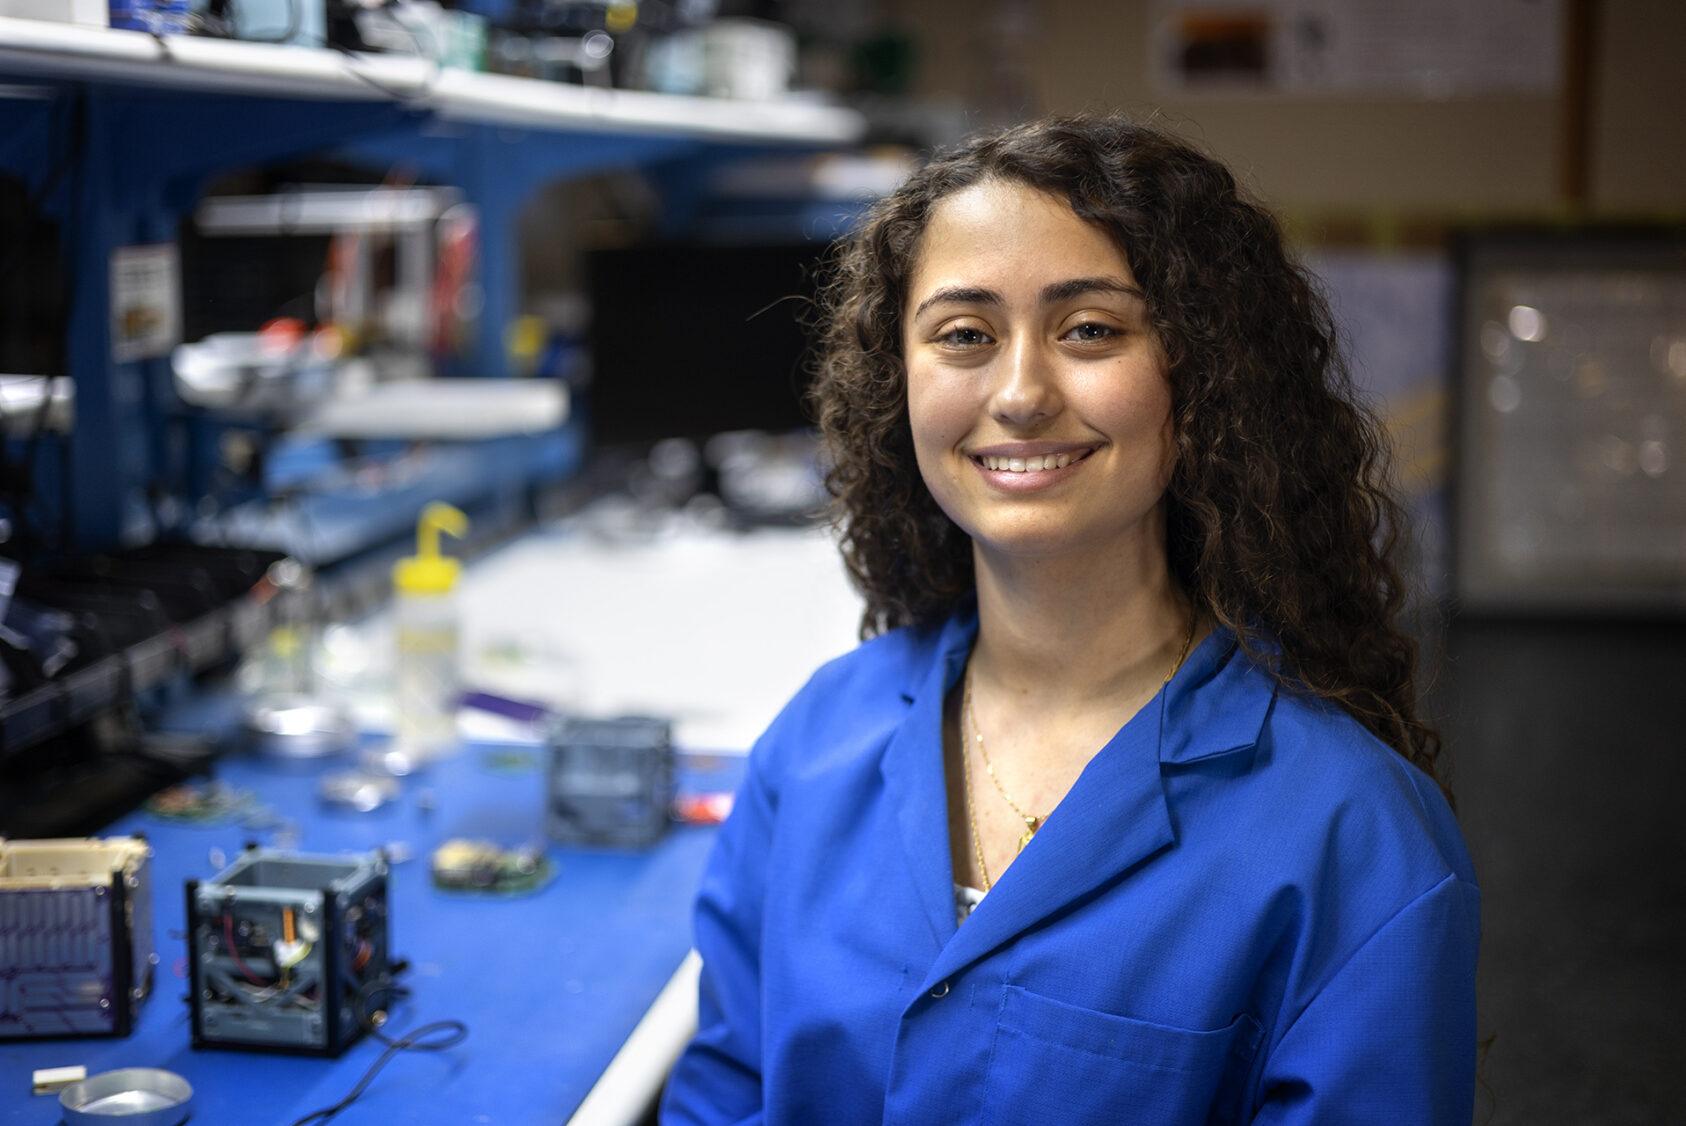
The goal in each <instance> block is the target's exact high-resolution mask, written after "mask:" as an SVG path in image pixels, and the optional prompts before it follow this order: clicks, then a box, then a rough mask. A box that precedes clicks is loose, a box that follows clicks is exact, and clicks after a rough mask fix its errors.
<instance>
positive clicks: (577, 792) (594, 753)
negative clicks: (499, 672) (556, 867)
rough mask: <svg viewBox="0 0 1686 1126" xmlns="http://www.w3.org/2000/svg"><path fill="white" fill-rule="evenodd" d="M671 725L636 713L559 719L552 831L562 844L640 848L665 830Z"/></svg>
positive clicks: (553, 745) (550, 801) (553, 753)
mask: <svg viewBox="0 0 1686 1126" xmlns="http://www.w3.org/2000/svg"><path fill="white" fill-rule="evenodd" d="M673 774H674V771H673V726H672V724H671V723H669V722H668V721H666V720H661V719H653V718H648V717H641V716H623V717H620V718H616V719H582V718H569V719H563V720H560V721H558V723H557V724H556V725H555V727H554V728H553V731H552V735H551V737H550V773H549V783H548V794H549V796H548V798H547V809H548V812H549V825H550V835H551V837H552V838H553V839H555V840H558V841H562V842H564V843H566V844H573V845H589V846H594V847H600V848H603V847H606V848H639V847H647V846H649V845H651V844H653V843H655V842H656V841H657V840H658V839H659V838H660V837H661V835H662V834H663V833H665V832H666V831H667V826H668V816H669V810H670V809H671V807H672V805H673Z"/></svg>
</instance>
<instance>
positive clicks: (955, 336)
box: [937, 328, 989, 348]
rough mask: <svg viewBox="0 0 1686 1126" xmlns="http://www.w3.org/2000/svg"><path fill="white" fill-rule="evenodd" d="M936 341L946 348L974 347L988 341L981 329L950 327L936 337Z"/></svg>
mask: <svg viewBox="0 0 1686 1126" xmlns="http://www.w3.org/2000/svg"><path fill="white" fill-rule="evenodd" d="M937 343H938V344H941V345H944V346H945V347H948V348H976V347H978V346H979V345H982V344H987V343H989V337H988V336H987V335H985V333H984V332H983V330H981V329H976V328H951V329H949V330H948V331H947V332H945V333H943V334H942V335H941V336H939V337H937Z"/></svg>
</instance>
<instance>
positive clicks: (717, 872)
mask: <svg viewBox="0 0 1686 1126" xmlns="http://www.w3.org/2000/svg"><path fill="white" fill-rule="evenodd" d="M824 312H825V322H824V328H823V332H824V338H823V344H824V347H823V358H822V364H821V369H820V374H819V379H818V382H817V384H816V388H815V401H816V404H817V407H818V413H819V423H820V427H821V430H822V432H823V435H824V437H825V439H826V441H827V443H828V446H829V449H830V452H831V455H832V458H833V468H832V470H831V473H830V486H831V489H832V492H833V493H834V495H835V496H836V498H837V501H838V505H839V524H840V529H841V536H842V549H843V555H844V559H845V561H846V563H847V565H848V568H849V571H850V574H851V575H852V576H853V578H854V581H855V583H856V585H857V586H858V587H859V588H860V590H861V591H862V592H863V593H864V594H865V596H866V603H867V607H866V615H865V620H864V622H863V627H862V634H863V636H864V637H867V638H870V640H867V641H866V642H865V643H864V644H862V645H861V646H860V648H858V649H857V650H855V651H854V652H853V653H851V654H849V655H847V656H845V657H842V658H840V659H838V660H837V661H834V662H832V663H831V664H829V665H827V666H825V667H824V668H822V669H821V670H820V671H819V672H818V673H817V674H815V676H814V677H813V679H812V680H811V681H810V682H809V683H808V685H807V686H806V687H805V688H804V689H803V690H802V691H801V692H800V693H799V694H798V695H797V696H796V698H795V699H794V700H793V701H792V702H791V703H790V704H789V706H788V707H786V709H785V710H784V711H783V712H782V713H781V714H780V716H779V717H778V719H776V720H775V721H774V723H773V725H772V726H771V728H769V730H768V731H767V733H766V734H765V735H764V736H763V737H762V739H761V740H760V741H759V742H758V743H757V745H756V746H755V748H754V750H753V752H752V754H751V757H750V762H749V771H748V777H747V779H746V781H745V783H744V786H743V789H742V791H741V792H740V794H739V797H738V802H737V806H736V808H735V810H734V812H733V814H732V817H731V818H730V820H729V821H728V823H727V825H726V826H725V828H724V829H723V830H722V832H721V836H720V839H719V842H718V844H717V846H716V849H715V852H714V855H713V857H712V859H711V861H710V866H709V869H708V872H707V874H706V875H705V877H704V881H703V886H702V890H701V895H700V898H699V901H698V907H697V919H696V938H697V948H698V950H699V951H700V952H701V955H702V963H703V969H702V983H701V993H700V1026H699V1029H698V1033H697V1036H696V1038H695V1040H694V1041H693V1042H692V1044H691V1045H690V1047H689V1048H688V1050H687V1051H686V1053H685V1055H684V1056H683V1057H682V1059H681V1060H680V1063H679V1065H678V1067H677V1068H676V1070H675V1072H674V1075H673V1077H672V1080H671V1082H670V1084H669V1088H668V1093H667V1098H666V1102H665V1105H664V1108H663V1112H664V1121H668V1122H675V1123H688V1122H708V1123H714V1122H741V1121H766V1122H773V1123H830V1122H839V1123H876V1122H886V1121H887V1122H898V1123H939V1122H953V1123H1013V1124H1027V1123H1062V1124H1064V1123H1090V1122H1095V1123H1099V1122H1108V1123H1112V1122H1127V1123H1144V1124H1152V1126H1164V1124H1172V1123H1203V1122H1226V1123H1227V1122H1235V1123H1241V1122H1250V1123H1340V1124H1347V1123H1388V1124H1401V1123H1435V1124H1440V1123H1453V1122H1465V1123H1467V1122H1468V1121H1469V1119H1470V1114H1471V1104H1472V1099H1473V1080H1474V1063H1475V1058H1474V1047H1475V1044H1474V1040H1475V1026H1474V979H1475V957H1476V947H1477V940H1478V935H1479V892H1478V890H1477V888H1476V882H1475V875H1474V872H1473V870H1472V869H1471V866H1470V862H1469V858H1468V855H1467V853H1466V851H1465V849H1464V845H1463V841H1462V839H1461V836H1460V834H1459V831H1458V827H1457V824H1456V821H1455V820H1454V818H1453V816H1452V812H1451V809H1450V807H1449V805H1448V801H1447V798H1446V796H1445V795H1444V794H1443V793H1442V791H1441V789H1440V788H1439V787H1438V785H1437V783H1436V780H1435V759H1436V756H1437V753H1438V750H1439V746H1438V740H1437V738H1436V736H1435V735H1434V733H1433V732H1432V731H1431V730H1430V729H1429V728H1428V727H1427V726H1426V725H1425V724H1424V723H1423V722H1422V721H1421V720H1420V719H1419V718H1418V717H1417V715H1416V705H1415V699H1414V689H1413V662H1414V656H1415V649H1414V646H1413V644H1412V643H1411V641H1410V640H1409V639H1408V638H1407V637H1406V636H1405V635H1404V633H1402V632H1401V630H1400V628H1399V626H1398V625H1397V622H1396V618H1397V616H1398V613H1399V610H1400V607H1401V602H1402V597H1403V592H1402V585H1401V580H1400V576H1399V572H1398V569H1397V567H1396V564H1395V561H1394V556H1395V552H1396V544H1397V538H1398V533H1399V531H1400V528H1401V523H1402V518H1401V514H1400V510H1399V508H1398V507H1397V505H1396V504H1395V502H1394V501H1393V500H1392V499H1391V498H1390V495H1389V492H1388V489H1387V486H1386V481H1385V457H1384V445H1383V438H1382V434H1381V432H1380V430H1379V428H1378V426H1377V424H1376V422H1375V420H1374V419H1373V418H1372V417H1371V416H1370V415H1369V414H1368V413H1366V411H1365V410H1364V409H1363V408H1362V407H1361V406H1360V405H1358V404H1357V403H1356V402H1355V401H1354V395H1353V390H1352V387H1351V384H1350V381H1349V379H1348V377H1347V375H1346V373H1345V371H1344V369H1343V367H1342V365H1341V362H1340V358H1339V356H1338V353H1337V351H1336V348H1335V344H1334V327H1333V325H1332V323H1331V320H1330V316H1329V312H1328V309H1327V307H1326V306H1325V303H1324V302H1323V300H1322V299H1321V297H1319V295H1318V293H1317V291H1316V289H1315V287H1314V286H1313V284H1312V283H1311V281H1310V280H1309V278H1308V276H1307V274H1306V272H1305V271H1304V270H1303V269H1302V268H1301V267H1300V266H1298V265H1296V264H1295V263H1294V262H1293V261H1292V260H1291V259H1290V258H1289V257H1288V256H1287V254H1286V252H1285V250H1284V248H1283V240H1282V236H1281V233H1280V231H1279V229H1278V227H1277V225H1276V223H1275V222H1274V220H1273V219H1272V218H1271V216H1270V215H1269V214H1268V213H1267V212H1265V211H1264V210H1263V209H1262V208H1261V207H1260V206H1259V205H1257V204H1256V203H1254V202H1251V201H1250V200H1249V199H1247V198H1246V196H1245V195H1244V194H1243V193H1242V192H1241V191H1240V190H1238V188H1237V186H1236V183H1235V180H1234V178H1233V177H1232V176H1231V174H1230V173H1229V172H1228V171H1227V170H1225V169H1224V168H1223V166H1222V165H1220V164H1218V163H1217V162H1215V161H1214V160H1212V159H1211V158H1209V157H1207V156H1204V155H1202V154H1201V153H1199V152H1196V151H1195V150H1193V149H1192V148H1190V147H1188V146H1187V145H1185V144H1183V143H1182V142H1180V141H1178V140H1176V139H1174V138H1172V137H1170V136H1168V135H1166V134H1164V133H1162V132H1159V131H1156V130H1154V129H1151V128H1147V127H1144V126H1141V125H1137V124H1132V123H1130V122H1128V121H1126V120H1123V119H1120V118H1067V119H1058V120H1051V121H1045V122H1039V123H1035V124H1031V125H1025V126H1020V127H1017V128H1013V129H1009V130H1007V131H1005V132H1001V133H997V134H993V135H990V136H985V137H982V138H979V139H976V140H973V141H971V142H969V143H967V144H965V145H963V146H962V147H960V148H959V149H957V150H955V151H952V152H949V153H946V154H943V155H940V156H938V157H937V158H936V159H934V160H933V161H932V162H931V163H930V164H928V165H927V166H926V167H925V168H923V169H922V170H921V171H919V172H917V173H915V174H914V175H913V176H912V178H911V179H909V180H908V181H907V183H905V184H904V185H903V186H902V187H901V188H900V189H899V190H898V191H896V192H895V193H894V194H893V195H891V196H889V197H887V198H885V199H884V200H882V201H881V202H880V203H879V204H878V205H877V206H876V207H875V208H874V209H873V211H872V212H871V213H870V215H869V216H868V217H867V218H866V220H865V222H864V223H863V224H862V225H861V227H860V228H859V229H858V230H857V231H856V232H855V233H854V234H853V236H852V237H850V238H849V239H848V240H847V241H846V243H845V244H844V247H843V249H842V250H841V253H840V255H839V257H838V259H837V262H836V265H835V270H834V273H833V277H832V279H831V281H830V283H829V286H828V289H827V291H826V295H825V302H824Z"/></svg>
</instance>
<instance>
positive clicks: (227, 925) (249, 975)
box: [222, 915, 270, 985]
mask: <svg viewBox="0 0 1686 1126" xmlns="http://www.w3.org/2000/svg"><path fill="white" fill-rule="evenodd" d="M222 933H223V937H225V938H227V939H228V955H229V957H231V958H233V959H234V964H235V965H236V966H238V967H239V969H240V972H241V973H242V974H244V975H246V980H247V981H249V982H251V983H252V984H253V985H269V984H270V982H267V981H265V980H263V978H261V977H259V976H258V975H257V974H255V973H253V972H252V971H251V969H250V968H248V967H247V965H246V963H245V962H242V961H241V960H240V950H239V948H238V947H237V946H235V945H234V916H233V915H224V916H223V917H222Z"/></svg>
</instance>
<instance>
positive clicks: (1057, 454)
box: [968, 446, 1096, 492]
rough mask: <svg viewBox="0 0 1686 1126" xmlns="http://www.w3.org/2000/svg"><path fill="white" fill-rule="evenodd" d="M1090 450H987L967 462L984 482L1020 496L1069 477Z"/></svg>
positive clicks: (1092, 448)
mask: <svg viewBox="0 0 1686 1126" xmlns="http://www.w3.org/2000/svg"><path fill="white" fill-rule="evenodd" d="M1095 449H1096V447H1094V446H1067V447H1065V448H1063V449H1055V450H1050V451H1047V452H1040V453H1033V452H1030V451H1028V450H1013V451H1010V452H1001V451H996V450H991V451H988V452H985V453H976V454H970V455H968V460H970V461H971V463H972V464H973V465H975V466H977V467H978V469H979V470H980V471H981V472H982V473H983V477H984V480H986V481H988V482H989V483H990V484H992V485H994V486H996V487H997V488H1001V489H1008V490H1011V491H1013V492H1022V491H1024V490H1027V489H1039V488H1043V487H1044V486H1047V485H1052V484H1054V483H1055V482H1056V481H1059V480H1062V479H1064V478H1065V477H1067V476H1068V475H1070V474H1071V473H1072V472H1073V471H1074V469H1075V467H1076V466H1077V465H1078V464H1080V463H1081V462H1082V461H1083V460H1084V459H1085V458H1087V457H1088V456H1089V455H1090V454H1092V453H1094V452H1095Z"/></svg>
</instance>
